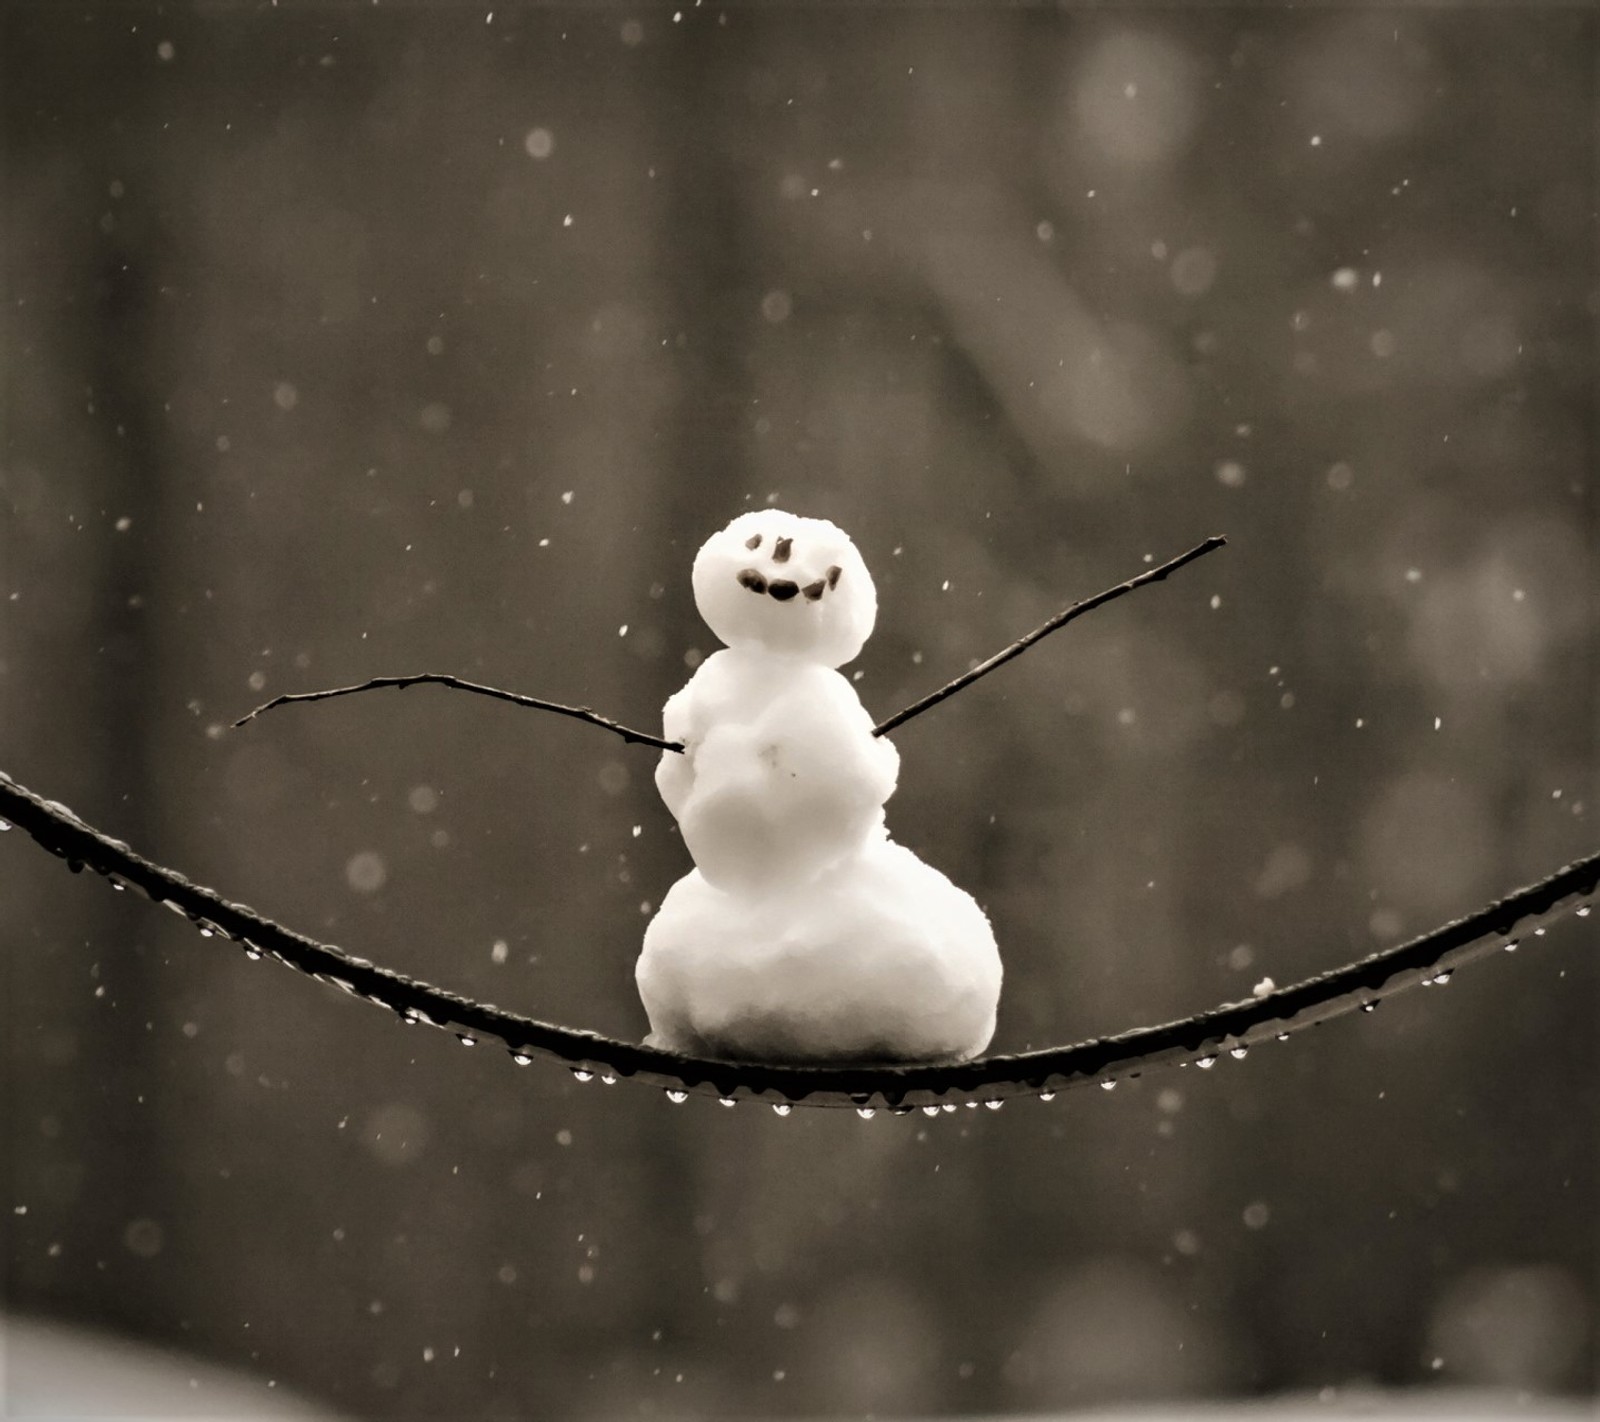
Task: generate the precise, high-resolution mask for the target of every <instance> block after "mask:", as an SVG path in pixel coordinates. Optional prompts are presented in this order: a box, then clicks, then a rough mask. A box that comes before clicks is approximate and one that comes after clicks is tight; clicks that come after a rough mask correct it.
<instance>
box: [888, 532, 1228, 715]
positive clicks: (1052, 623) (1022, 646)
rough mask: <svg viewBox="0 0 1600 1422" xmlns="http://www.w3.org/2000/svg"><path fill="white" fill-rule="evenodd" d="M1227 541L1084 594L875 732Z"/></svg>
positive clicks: (1216, 540) (1219, 539) (1213, 541)
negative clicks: (1111, 585) (1101, 589)
mask: <svg viewBox="0 0 1600 1422" xmlns="http://www.w3.org/2000/svg"><path fill="white" fill-rule="evenodd" d="M1227 541H1228V540H1227V539H1226V538H1225V537H1223V536H1222V535H1221V534H1220V533H1219V534H1216V535H1214V536H1213V537H1211V538H1208V539H1206V541H1205V542H1204V543H1199V544H1196V545H1195V546H1194V547H1193V548H1191V549H1190V550H1189V551H1188V552H1187V553H1180V554H1179V555H1178V556H1177V557H1176V558H1173V559H1171V560H1170V561H1168V562H1165V563H1163V564H1162V565H1161V566H1160V567H1159V568H1151V569H1150V570H1149V571H1148V572H1144V573H1140V574H1139V576H1138V577H1136V578H1129V579H1128V581H1127V582H1125V583H1118V584H1117V585H1116V587H1114V588H1107V589H1106V590H1105V591H1104V592H1098V593H1096V594H1095V595H1094V596H1093V597H1086V598H1084V600H1083V601H1082V602H1075V603H1073V604H1072V606H1071V607H1068V608H1064V609H1063V610H1062V611H1060V612H1058V613H1056V615H1055V616H1054V617H1052V618H1051V619H1050V620H1049V621H1048V622H1045V623H1042V624H1041V625H1040V626H1038V627H1035V628H1034V629H1033V631H1031V632H1029V633H1026V634H1025V635H1023V636H1021V637H1018V638H1017V640H1016V641H1015V642H1013V643H1012V644H1011V645H1010V646H1009V647H1007V648H1006V649H1005V650H1004V651H1001V652H996V653H995V654H994V655H993V656H992V657H990V658H989V660H988V661H986V662H979V663H978V665H977V666H975V667H973V669H972V670H971V671H969V672H964V673H963V674H962V675H961V676H958V677H957V678H956V679H955V680H954V681H949V682H946V683H945V684H944V685H943V686H941V687H940V688H939V689H938V690H937V691H932V692H929V693H928V695H926V696H924V697H923V698H922V700H920V701H914V702H912V703H911V705H909V706H907V707H906V708H905V710H903V711H896V712H895V713H894V715H893V716H890V717H889V718H888V719H887V720H885V721H880V722H878V724H877V725H876V726H874V727H873V728H872V734H873V735H875V736H884V735H887V734H888V733H889V732H890V731H892V730H894V728H895V727H896V726H903V725H905V723H906V722H907V721H909V720H910V719H911V718H912V717H913V716H920V715H921V714H922V713H923V712H924V711H926V710H928V709H929V708H930V707H934V706H937V705H938V704H939V703H940V702H941V701H945V700H948V699H949V698H950V697H952V696H954V695H955V694H956V692H958V691H960V690H961V689H962V688H963V687H967V686H971V685H972V683H973V682H975V681H976V680H977V679H978V678H979V677H981V676H988V675H989V673H990V672H992V671H993V670H994V669H995V668H996V667H999V666H1004V665H1005V664H1006V663H1007V662H1009V661H1010V660H1011V659H1012V658H1013V657H1020V656H1021V655H1022V654H1023V653H1024V652H1026V651H1027V650H1028V648H1029V647H1031V646H1032V645H1033V644H1034V643H1035V642H1037V641H1039V640H1040V639H1041V638H1044V637H1048V636H1049V635H1050V634H1051V633H1052V632H1058V631H1060V629H1061V628H1063V627H1065V626H1066V625H1067V623H1069V622H1071V621H1073V620H1074V619H1076V618H1079V617H1082V616H1083V614H1084V613H1086V612H1093V611H1094V609H1095V608H1097V607H1103V606H1104V605H1105V604H1106V603H1108V602H1111V601H1113V600H1114V599H1116V598H1119V597H1121V596H1122V595H1123V594H1124V593H1131V592H1132V591H1133V590H1134V589H1135V588H1142V587H1143V586H1144V585H1145V584H1146V583H1158V582H1160V581H1161V580H1162V579H1163V578H1165V577H1166V576H1167V575H1168V574H1169V573H1175V572H1177V571H1178V569H1179V568H1181V567H1182V566H1183V565H1184V564H1185V563H1192V562H1194V560H1195V559H1196V558H1203V557H1204V556H1205V555H1206V554H1207V553H1210V552H1212V551H1213V550H1214V549H1217V548H1221V547H1222V545H1223V544H1225V543H1226V542H1227Z"/></svg>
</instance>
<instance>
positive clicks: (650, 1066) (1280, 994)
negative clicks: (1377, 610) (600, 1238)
mask: <svg viewBox="0 0 1600 1422" xmlns="http://www.w3.org/2000/svg"><path fill="white" fill-rule="evenodd" d="M0 817H3V818H0V823H4V822H5V821H9V822H10V823H11V824H14V825H15V826H16V827H17V828H19V829H21V830H24V831H26V832H27V833H28V834H29V835H31V836H32V837H33V838H34V839H35V840H37V841H38V843H39V844H41V845H42V846H43V847H44V848H46V849H48V850H49V851H50V852H51V853H52V854H56V855H59V856H60V857H61V858H63V859H65V860H66V861H67V863H68V865H69V867H71V868H72V869H74V870H77V869H81V868H83V867H84V866H85V865H87V866H88V867H89V868H91V869H94V870H95V871H96V872H98V873H100V874H104V875H106V876H107V877H108V878H110V879H111V880H112V882H113V884H115V885H116V886H117V887H127V886H131V887H133V888H137V889H139V890H141V891H142V892H143V893H145V894H147V895H148V896H149V897H150V898H152V899H154V900H155V901H156V902H158V903H165V904H166V905H167V907H168V908H170V909H172V910H173V911H174V912H177V913H181V914H183V915H184V916H185V917H187V918H189V919H190V920H191V921H192V922H194V923H195V924H196V926H197V927H198V928H199V929H200V931H201V933H202V934H206V935H208V936H213V937H215V936H219V935H220V936H222V937H225V938H230V939H233V940H234V941H236V942H239V943H242V944H243V945H244V947H245V951H246V952H247V953H248V954H249V955H250V956H252V957H257V958H259V957H261V956H263V955H271V956H272V957H274V958H277V959H278V960H279V961H280V962H284V963H287V964H288V965H289V966H290V967H293V968H298V969H299V970H300V971H301V972H305V973H310V974H311V975H312V976H313V977H316V978H320V979H321V980H322V981H324V982H330V983H333V984H335V985H336V986H338V987H340V988H343V989H344V990H345V991H346V992H349V993H352V994H354V995H355V996H357V997H363V998H366V999H367V1000H368V1001H370V1002H375V1003H379V1004H381V1005H382V1006H384V1007H387V1008H389V1009H390V1010H391V1011H393V1012H395V1013H397V1014H399V1016H400V1017H401V1019H402V1020H403V1021H406V1022H410V1023H424V1024H427V1025H429V1026H434V1027H443V1028H448V1029H451V1030H453V1031H454V1032H455V1033H456V1035H457V1036H458V1037H459V1038H460V1040H461V1041H462V1042H463V1043H465V1044H467V1045H475V1044H476V1043H478V1042H481V1041H483V1040H484V1039H486V1038H495V1039H497V1040H499V1041H500V1042H502V1043H504V1044H505V1046H506V1048H507V1049H508V1050H509V1051H510V1052H511V1054H512V1057H513V1060H515V1061H517V1062H519V1063H524V1064H525V1063H527V1062H529V1061H531V1060H532V1059H533V1058H535V1057H545V1058H549V1059H551V1060H554V1061H559V1062H563V1063H565V1064H566V1065H567V1066H569V1067H570V1068H571V1069H572V1070H573V1071H574V1073H575V1074H576V1075H578V1076H579V1077H580V1078H581V1079H584V1080H588V1079H590V1078H592V1077H594V1076H599V1077H601V1079H602V1080H610V1079H615V1078H617V1077H624V1076H626V1077H632V1078H636V1079H638V1080H641V1081H649V1082H654V1083H656V1084H657V1085H661V1086H664V1087H666V1088H667V1091H668V1093H669V1095H670V1096H671V1097H672V1098H673V1099H675V1100H681V1099H682V1098H683V1096H684V1095H686V1094H687V1093H689V1092H691V1091H694V1092H703V1093H711V1094H715V1095H717V1096H720V1097H722V1098H723V1099H724V1100H728V1101H733V1100H736V1099H739V1098H743V1097H755V1098H760V1099H764V1100H766V1101H768V1102H770V1103H772V1104H773V1105H775V1106H776V1107H777V1108H778V1109H780V1110H787V1109H788V1108H789V1106H790V1105H808V1106H854V1107H856V1108H857V1109H859V1110H861V1111H864V1112H868V1111H872V1110H875V1109H877V1108H879V1107H888V1108H890V1109H893V1110H899V1111H907V1110H912V1109H914V1108H916V1107H918V1106H920V1107H921V1108H922V1109H923V1110H924V1111H929V1112H936V1111H940V1110H945V1111H953V1110H955V1109H956V1108H957V1104H958V1103H961V1104H966V1105H969V1106H972V1105H976V1104H977V1103H978V1102H979V1101H980V1100H982V1101H984V1102H986V1103H988V1104H998V1103H999V1102H1000V1101H1001V1100H1003V1099H1005V1098H1006V1097H1010V1096H1022V1095H1033V1096H1041V1097H1049V1096H1051V1095H1054V1094H1055V1093H1056V1092H1058V1091H1062V1090H1066V1089H1068V1088H1070V1087H1076V1086H1083V1085H1086V1084H1088V1083H1090V1082H1098V1083H1099V1084H1100V1085H1102V1086H1105V1085H1108V1084H1112V1083H1114V1082H1115V1081H1116V1080H1117V1079H1118V1078H1120V1077H1134V1076H1138V1075H1140V1074H1141V1073H1142V1072H1144V1071H1147V1070H1149V1069H1150V1068H1152V1067H1155V1066H1160V1065H1169V1064H1179V1065H1182V1064H1186V1063H1188V1062H1193V1063H1194V1064H1195V1065H1196V1066H1199V1067H1208V1066H1210V1065H1212V1063H1214V1062H1215V1061H1216V1060H1217V1059H1218V1058H1219V1057H1220V1056H1221V1055H1222V1054H1223V1053H1225V1052H1226V1053H1228V1054H1229V1055H1232V1056H1242V1055H1243V1054H1244V1052H1245V1051H1246V1050H1247V1049H1248V1048H1249V1047H1251V1046H1252V1045H1254V1044H1255V1043H1257V1042H1262V1041H1267V1040H1269V1039H1272V1038H1282V1037H1285V1036H1287V1035H1288V1034H1290V1033H1292V1032H1297V1031H1299V1030H1300V1029H1301V1028H1304V1027H1310V1026H1313V1025H1316V1024H1317V1023H1321V1022H1326V1021H1328V1020H1329V1019H1330V1018H1333V1017H1338V1016H1341V1015H1343V1014H1344V1013H1347V1012H1352V1011H1355V1010H1356V1009H1357V1008H1363V1009H1367V1010H1371V1009H1372V1008H1374V1007H1376V1006H1377V1004H1378V1003H1379V1002H1380V1001H1381V1000H1382V999H1384V998H1386V997H1389V996H1391V995H1393V994H1394V993H1397V992H1400V991H1403V990H1404V989H1406V988H1409V987H1414V986H1416V985H1418V984H1425V983H1442V982H1444V981H1447V980H1448V978H1449V976H1450V974H1451V973H1452V972H1454V971H1455V969H1456V968H1458V967H1460V966H1461V965H1462V964H1464V963H1467V962H1470V961H1472V960H1473V959H1475V958H1480V957H1483V956H1484V955H1486V954H1488V953H1491V952H1497V951H1501V950H1507V951H1509V950H1511V949H1514V948H1516V947H1517V946H1518V941H1519V938H1521V937H1523V936H1525V935H1527V934H1529V933H1531V934H1533V935H1535V936H1537V935H1540V934H1542V933H1543V932H1544V925H1545V924H1546V923H1548V922H1550V921H1552V920H1554V919H1556V918H1559V917H1561V916H1563V915H1564V914H1567V913H1569V912H1572V911H1576V912H1577V913H1579V914H1580V915H1586V914H1587V913H1588V912H1589V906H1588V904H1587V902H1586V901H1587V900H1589V899H1591V898H1592V897H1593V896H1594V895H1595V893H1596V890H1597V889H1600V854H1592V855H1590V856H1589V857H1588V858H1586V859H1581V860H1578V861H1577V862H1576V863H1573V864H1570V865H1568V866H1567V867H1566V868H1565V869H1562V870H1561V871H1559V872H1558V873H1555V874H1552V875H1551V876H1550V877H1549V878H1546V879H1542V880H1540V881H1539V882H1538V883H1537V884H1531V885H1529V886H1528V887H1527V888H1525V889H1519V890H1518V891H1517V892H1516V893H1514V894H1511V895H1509V896H1508V897H1506V898H1504V899H1501V900H1499V901H1498V902H1496V903H1492V904H1490V905H1489V906H1488V907H1487V908H1485V909H1482V910H1480V911H1479V912H1477V913H1475V914H1472V915H1470V916H1469V917H1467V918H1463V919H1458V920H1456V921H1455V922H1454V923H1448V924H1445V925H1444V926H1443V927H1441V928H1437V929H1435V930H1434V931H1433V932H1431V933H1427V934H1424V935H1423V936H1422V937H1420V938H1415V939H1413V940H1412V941H1411V942H1409V943H1403V944H1401V945H1399V946H1398V947H1395V948H1390V949H1387V950H1385V951H1384V952H1381V953H1374V954H1372V955H1371V956H1370V957H1367V958H1363V959H1361V960H1360V961H1358V962H1355V963H1350V964H1347V965H1346V966H1344V967H1342V968H1336V969H1334V970H1333V971H1332V972H1327V973H1323V974H1320V975H1319V976H1317V977H1313V978H1307V979H1306V980H1305V981H1304V982H1300V983H1296V984H1294V985H1293V986H1291V987H1285V988H1278V989H1276V990H1274V991H1272V992H1268V993H1265V994H1263V995H1261V996H1259V997H1254V998H1251V999H1250V1000H1249V1001H1247V1002H1234V1003H1224V1004H1223V1005H1222V1006H1220V1007H1215V1008H1212V1009H1211V1010H1210V1011H1209V1012H1202V1013H1199V1014H1197V1015H1196V1016H1194V1017H1186V1018H1184V1019H1182V1020H1181V1021H1178V1022H1170V1023H1167V1024H1166V1025H1164V1026H1160V1027H1143V1028H1139V1029H1138V1030H1136V1031H1132V1032H1125V1033H1122V1034H1121V1035H1120V1036H1115V1037H1097V1038H1095V1039H1093V1040H1092V1041H1088V1042H1080V1043H1078V1044H1077V1045H1075V1046H1068V1047H1052V1048H1049V1049H1048V1050H1045V1051H1038V1052H1025V1053H1021V1054H1018V1055H1014V1056H992V1057H985V1058H982V1059H980V1060H978V1061H974V1062H966V1063H964V1064H962V1065H960V1066H913V1067H875V1066H831V1067H801V1066H774V1065H765V1064H752V1063H737V1062H719V1061H707V1060H701V1059H698V1058H692V1057H681V1056H677V1055H674V1054H673V1053H670V1052H662V1051H657V1050H656V1049H654V1048H652V1047H641V1046H635V1045H633V1044H631V1043H628V1042H619V1041H614V1040H612V1039H611V1038H608V1037H602V1036H599V1035H597V1034H595V1033H592V1032H581V1031H575V1030H573V1029H571V1028H568V1027H560V1026H556V1025H554V1024H552V1023H548V1022H538V1021H535V1020H534V1019H532V1018H529V1017H523V1016H520V1015H518V1014H516V1013H512V1012H506V1011H504V1010H503V1009H501V1008H498V1007H493V1006H490V1005H489V1004H487V1003H481V1002H476V1001H474V1000H473V999H471V998H467V997H461V996H459V995H457V994H456V993H452V992H447V991H445V990H444V989H443V988H437V987H433V986H431V985H430V984H428V983H425V982H420V981H418V980H417V979H415V978H409V977H405V976H403V975H402V974H400V973H395V972H391V971H389V970H388V969H387V968H380V967H377V966H376V965H375V964H373V963H370V962H368V961H367V960H366V959H364V958H356V957H352V956H351V955H349V954H347V953H345V952H343V951H342V950H341V949H338V948H335V947H333V946H331V945H330V944H326V943H318V942H317V941H315V940H314V939H311V938H306V937H305V936H303V935H302V934H299V933H295V932H293V931H292V930H290V929H288V928H285V927H283V926H282V925H281V924H278V923H274V922H273V921H272V920H271V919H269V918H265V917H263V916H262V915H260V914H258V913H256V912H255V911H254V910H253V909H250V908H247V907H245V906H244V905H243V904H235V903H229V902H228V901H227V900H226V899H224V898H222V897H221V896H220V895H219V894H216V893H214V892H213V891H212V890H210V889H206V888H202V887H201V886H200V885H198V884H193V883H191V882H190V881H189V880H188V879H185V878H184V877H183V876H182V875H181V874H177V873H174V872H173V871H172V870H171V869H165V868H163V867H162V866H160V865H159V864H153V863H151V862H150V861H149V860H147V859H142V858H140V857H139V856H138V855H137V854H135V853H133V851H132V850H130V849H129V848H128V846H127V845H126V844H123V843H121V842H120V841H118V840H114V839H110V838H108V837H107V836H105V835H103V834H101V833H99V832H98V831H97V830H94V829H92V828H90V827H89V826H88V825H86V824H85V823H84V822H83V821H82V820H80V819H79V818H78V817H77V816H76V815H74V814H73V813H72V811H70V810H69V809H67V808H66V807H65V806H64V805H59V804H56V803H55V802H53V801H50V800H46V799H44V798H43V797H41V796H39V795H36V794H35V793H34V792H33V791H31V790H27V789H25V788H24V787H22V786H21V785H18V784H16V782H15V781H13V780H11V779H10V778H9V777H8V776H6V775H5V774H4V773H3V772H0Z"/></svg>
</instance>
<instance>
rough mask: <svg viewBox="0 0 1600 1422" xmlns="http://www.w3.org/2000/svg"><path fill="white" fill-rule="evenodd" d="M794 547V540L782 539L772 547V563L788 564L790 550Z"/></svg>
mask: <svg viewBox="0 0 1600 1422" xmlns="http://www.w3.org/2000/svg"><path fill="white" fill-rule="evenodd" d="M793 546H794V539H792V538H780V539H779V540H778V541H777V542H776V543H774V544H773V545H772V561H773V562H774V563H787V562H788V561H789V550H790V549H791V548H792V547H793Z"/></svg>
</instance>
